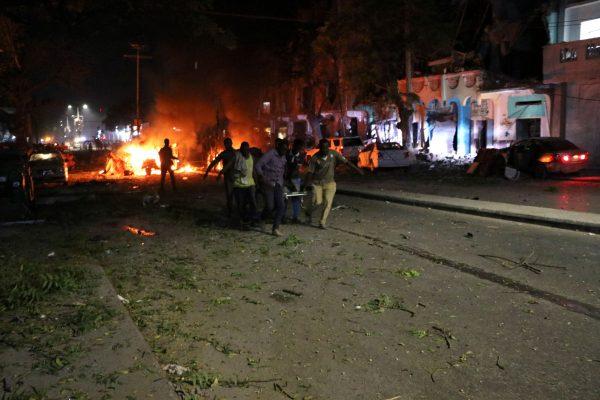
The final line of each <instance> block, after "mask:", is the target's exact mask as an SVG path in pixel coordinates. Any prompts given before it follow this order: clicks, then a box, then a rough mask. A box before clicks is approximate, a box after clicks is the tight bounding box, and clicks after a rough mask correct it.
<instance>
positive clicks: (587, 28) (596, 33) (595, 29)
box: [579, 18, 600, 40]
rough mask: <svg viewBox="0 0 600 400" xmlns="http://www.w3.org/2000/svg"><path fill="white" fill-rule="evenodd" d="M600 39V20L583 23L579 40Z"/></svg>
mask: <svg viewBox="0 0 600 400" xmlns="http://www.w3.org/2000/svg"><path fill="white" fill-rule="evenodd" d="M597 37H600V18H596V19H590V20H589V21H583V22H582V23H581V29H580V31H579V39H580V40H585V39H593V38H597Z"/></svg>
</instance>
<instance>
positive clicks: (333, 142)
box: [306, 137, 344, 163]
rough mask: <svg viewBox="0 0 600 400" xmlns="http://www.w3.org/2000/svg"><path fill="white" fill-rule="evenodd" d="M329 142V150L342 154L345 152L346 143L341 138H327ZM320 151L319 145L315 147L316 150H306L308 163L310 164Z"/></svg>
mask: <svg viewBox="0 0 600 400" xmlns="http://www.w3.org/2000/svg"><path fill="white" fill-rule="evenodd" d="M327 140H329V149H330V150H335V151H337V152H338V153H340V154H343V152H344V142H343V140H342V138H341V137H334V138H327ZM318 151H319V143H318V142H317V144H316V145H315V147H314V148H312V149H308V150H306V162H307V163H308V162H309V161H310V159H311V158H312V157H313V156H314V155H315V154H317V152H318Z"/></svg>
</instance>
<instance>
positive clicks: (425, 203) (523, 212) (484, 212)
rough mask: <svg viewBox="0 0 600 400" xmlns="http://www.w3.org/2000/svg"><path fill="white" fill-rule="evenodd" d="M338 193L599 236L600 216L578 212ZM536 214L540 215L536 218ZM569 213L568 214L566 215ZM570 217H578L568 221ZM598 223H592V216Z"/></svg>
mask: <svg viewBox="0 0 600 400" xmlns="http://www.w3.org/2000/svg"><path fill="white" fill-rule="evenodd" d="M337 193H338V194H343V195H347V196H352V197H360V198H364V199H369V200H379V201H388V202H391V203H398V204H405V205H409V206H415V207H424V208H431V209H435V210H442V211H452V212H458V213H463V214H471V215H477V216H481V217H488V218H496V219H504V220H508V221H515V222H525V223H529V224H535V225H542V226H549V227H553V228H561V229H568V230H574V231H581V232H589V233H600V215H598V214H588V213H580V212H575V211H562V210H555V209H550V208H542V207H531V206H520V205H512V204H508V203H495V202H489V201H480V200H469V199H461V198H446V197H442V196H433V195H421V194H415V193H407V194H406V195H401V194H389V193H385V192H384V193H376V192H373V191H367V190H357V189H347V188H339V187H338V189H337ZM452 201H460V202H461V203H462V204H453V203H452ZM498 206H501V207H506V206H510V207H512V208H514V210H501V209H498ZM547 212H553V213H561V214H563V216H562V217H561V216H558V217H549V216H546V215H540V214H544V213H547ZM536 214H537V215H536ZM564 214H567V215H564ZM569 214H570V215H572V216H576V217H578V218H569ZM590 216H594V218H592V219H596V220H597V221H590V220H589V219H590V218H589V217H590Z"/></svg>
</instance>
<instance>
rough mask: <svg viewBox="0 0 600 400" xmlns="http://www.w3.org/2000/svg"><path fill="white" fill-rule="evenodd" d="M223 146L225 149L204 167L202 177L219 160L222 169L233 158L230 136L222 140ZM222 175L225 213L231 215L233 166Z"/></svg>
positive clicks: (233, 150)
mask: <svg viewBox="0 0 600 400" xmlns="http://www.w3.org/2000/svg"><path fill="white" fill-rule="evenodd" d="M223 146H224V147H225V150H223V151H222V152H220V153H219V154H218V155H217V156H216V157H215V159H214V160H212V161H211V162H210V164H208V167H207V168H206V172H205V173H204V179H206V177H207V176H208V173H209V172H210V171H211V170H212V169H213V168H214V167H215V166H216V165H217V164H218V163H219V162H222V163H223V164H222V169H224V168H225V165H227V164H228V163H229V162H230V161H231V160H233V159H235V149H234V148H233V141H232V140H231V139H230V138H225V140H223ZM223 175H224V176H225V179H224V180H223V182H224V183H225V199H226V201H227V213H228V214H229V216H231V214H232V212H233V181H234V176H233V168H231V169H230V170H229V171H225V173H224V174H223Z"/></svg>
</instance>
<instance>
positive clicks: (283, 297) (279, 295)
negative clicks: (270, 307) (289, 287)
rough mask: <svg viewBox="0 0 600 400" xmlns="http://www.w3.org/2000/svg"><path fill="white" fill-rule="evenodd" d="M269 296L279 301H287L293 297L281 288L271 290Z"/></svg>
mask: <svg viewBox="0 0 600 400" xmlns="http://www.w3.org/2000/svg"><path fill="white" fill-rule="evenodd" d="M271 297H272V298H274V299H275V300H277V301H278V302H280V303H289V302H290V301H292V300H293V299H294V298H293V297H292V296H291V295H290V294H288V293H286V292H284V291H283V290H282V291H280V292H272V293H271Z"/></svg>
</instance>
